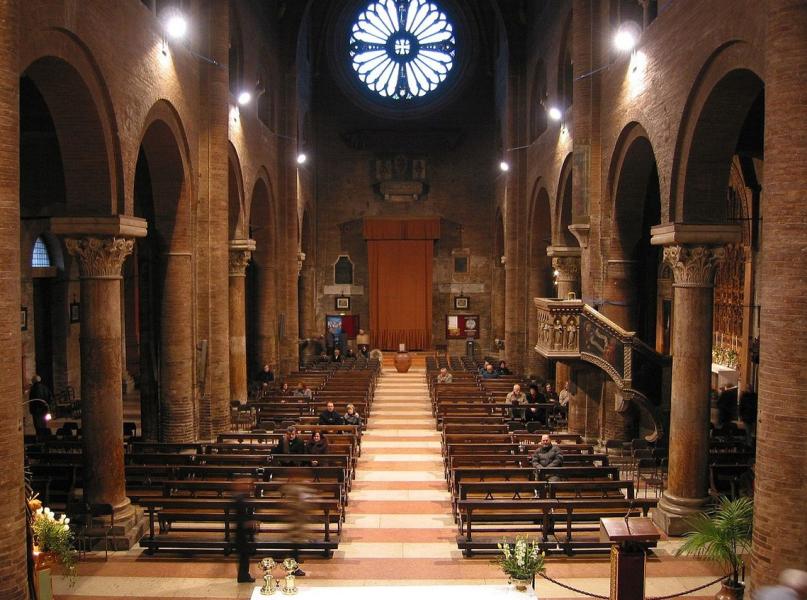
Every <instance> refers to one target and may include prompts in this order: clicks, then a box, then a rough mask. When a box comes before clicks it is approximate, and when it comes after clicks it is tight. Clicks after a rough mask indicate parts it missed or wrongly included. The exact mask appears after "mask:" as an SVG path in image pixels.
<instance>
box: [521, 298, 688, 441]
mask: <svg viewBox="0 0 807 600" xmlns="http://www.w3.org/2000/svg"><path fill="white" fill-rule="evenodd" d="M534 301H535V307H536V309H537V313H538V314H537V317H538V340H537V343H536V344H535V350H536V352H538V353H539V354H541V355H542V356H544V357H546V358H549V359H553V360H558V361H578V360H579V361H584V362H587V363H590V364H593V365H595V366H597V367H599V368H600V369H602V370H603V371H604V372H605V373H606V374H607V375H608V376H609V377H610V378H611V379H612V380H613V381H614V383H615V384H616V387H617V389H618V394H619V396H620V397H621V402H618V406H617V410H620V409H622V410H625V409H626V408H627V407H628V405H629V403H630V402H633V403H634V404H635V405H636V406H637V407H638V408H639V409H640V410H643V411H644V412H645V413H646V414H647V415H648V417H649V419H650V421H651V422H652V424H653V428H654V431H653V432H652V433H651V434H650V435H648V436H647V439H648V440H649V441H656V442H658V441H661V440H662V438H663V437H664V435H665V431H667V430H668V423H669V404H670V403H669V399H670V376H671V369H672V359H671V357H669V356H666V355H663V354H659V353H658V352H656V351H655V350H653V348H651V347H650V346H648V345H647V344H646V343H644V342H643V341H642V340H640V339H639V338H638V337H636V334H635V332H632V331H626V330H624V329H622V327H620V326H619V325H617V324H616V323H614V322H613V321H611V320H610V319H608V318H607V317H605V316H604V315H603V314H601V313H600V312H599V311H597V310H595V309H594V308H592V307H591V306H589V305H587V304H585V303H584V302H583V301H582V300H576V299H575V300H560V299H556V298H535V300H534Z"/></svg>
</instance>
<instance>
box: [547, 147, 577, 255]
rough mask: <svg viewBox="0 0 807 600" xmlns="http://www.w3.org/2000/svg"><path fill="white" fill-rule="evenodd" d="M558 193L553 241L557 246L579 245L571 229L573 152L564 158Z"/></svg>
mask: <svg viewBox="0 0 807 600" xmlns="http://www.w3.org/2000/svg"><path fill="white" fill-rule="evenodd" d="M557 190H558V193H557V198H556V200H555V219H554V221H553V224H554V228H553V230H552V243H553V245H555V246H568V247H574V246H577V245H578V244H577V239H576V238H575V237H574V235H572V232H571V231H569V225H571V224H572V153H571V152H570V153H569V155H568V156H567V157H566V158H565V159H564V161H563V166H562V167H561V169H560V177H559V178H558V187H557Z"/></svg>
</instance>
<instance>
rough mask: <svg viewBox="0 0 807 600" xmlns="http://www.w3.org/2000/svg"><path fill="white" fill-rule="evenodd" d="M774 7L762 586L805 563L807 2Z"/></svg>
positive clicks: (763, 362)
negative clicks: (805, 96) (806, 102)
mask: <svg viewBox="0 0 807 600" xmlns="http://www.w3.org/2000/svg"><path fill="white" fill-rule="evenodd" d="M766 14H767V33H766V36H765V181H764V184H763V185H764V191H763V198H762V217H763V220H762V236H761V239H762V248H761V252H760V256H761V258H762V262H761V266H760V273H761V277H760V278H759V279H758V281H760V282H761V290H760V291H761V299H760V304H761V311H762V313H761V314H762V319H761V331H760V362H759V412H758V417H757V424H758V425H757V456H756V479H755V482H754V489H755V495H754V542H753V548H752V566H753V574H754V577H753V585H754V587H757V586H761V585H768V584H771V583H773V582H775V581H776V578H777V577H778V575H779V573H780V571H781V570H782V569H784V568H797V569H802V570H807V511H805V510H804V506H805V497H807V461H805V458H804V457H805V456H807V437H805V435H804V431H805V423H807V402H805V399H804V390H805V389H807V371H806V370H805V368H804V365H805V363H807V327H805V323H806V322H807V302H805V294H807V279H806V278H805V273H807V253H805V251H804V244H805V240H807V202H805V200H806V199H807V198H805V197H806V196H807V193H805V190H807V118H806V117H805V105H804V90H805V89H807V5H805V3H804V2H803V1H801V2H797V1H794V0H768V2H767V12H766ZM676 318H677V317H676ZM675 353H676V355H677V354H678V349H677V348H676V349H675Z"/></svg>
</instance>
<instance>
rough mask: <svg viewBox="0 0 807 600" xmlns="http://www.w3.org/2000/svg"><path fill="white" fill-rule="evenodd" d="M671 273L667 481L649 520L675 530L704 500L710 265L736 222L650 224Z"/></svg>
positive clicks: (734, 236)
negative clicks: (671, 361)
mask: <svg viewBox="0 0 807 600" xmlns="http://www.w3.org/2000/svg"><path fill="white" fill-rule="evenodd" d="M651 233H652V239H651V243H652V244H653V245H654V246H661V245H663V246H665V247H664V254H663V257H664V262H666V263H667V264H668V265H669V266H670V268H671V270H672V272H673V302H674V305H675V320H674V322H673V331H672V337H673V347H674V348H675V354H674V356H673V364H672V391H671V400H670V404H671V410H670V434H669V440H670V442H669V443H670V454H669V458H670V462H669V484H668V486H667V490H666V491H665V492H664V495H663V496H662V498H661V500H660V501H659V505H658V509H657V510H656V511H654V515H653V519H654V521H655V522H656V524H657V525H658V526H659V527H661V528H662V529H663V530H664V532H665V533H667V534H670V535H681V534H682V533H684V532H685V531H686V529H687V525H686V522H685V521H686V519H687V518H688V517H690V516H692V515H694V514H697V513H698V512H700V511H701V510H702V507H703V504H704V502H705V501H706V500H707V492H708V485H707V467H708V458H709V455H708V453H709V390H710V389H711V379H712V372H711V365H712V303H713V296H714V275H715V268H716V266H717V264H718V263H719V261H720V260H721V258H722V256H723V248H722V247H723V245H725V244H726V243H729V242H735V241H738V240H739V239H740V229H739V226H737V225H708V224H704V225H699V224H687V223H667V224H664V225H657V226H655V227H653V228H652V229H651Z"/></svg>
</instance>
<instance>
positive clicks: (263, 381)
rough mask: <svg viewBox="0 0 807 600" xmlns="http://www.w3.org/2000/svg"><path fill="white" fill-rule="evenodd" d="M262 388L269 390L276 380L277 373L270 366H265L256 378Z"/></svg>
mask: <svg viewBox="0 0 807 600" xmlns="http://www.w3.org/2000/svg"><path fill="white" fill-rule="evenodd" d="M255 379H256V380H257V382H258V383H259V384H260V386H261V387H262V388H264V389H265V388H268V387H269V386H270V385H271V384H272V382H274V380H275V373H274V371H272V367H270V366H269V365H263V369H261V370H260V371H259V372H258V376H257V377H256V378H255Z"/></svg>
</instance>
